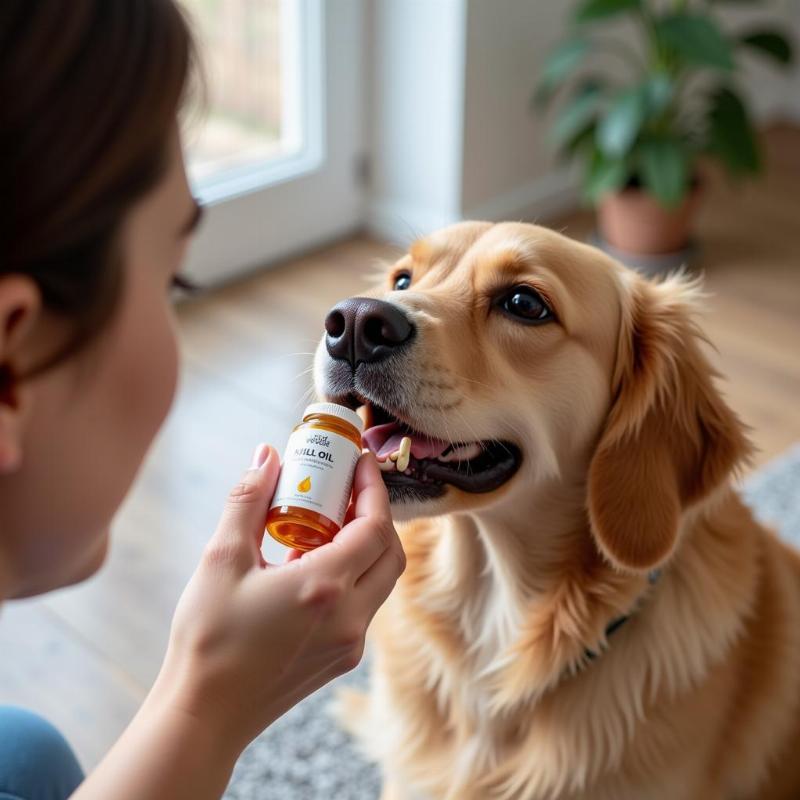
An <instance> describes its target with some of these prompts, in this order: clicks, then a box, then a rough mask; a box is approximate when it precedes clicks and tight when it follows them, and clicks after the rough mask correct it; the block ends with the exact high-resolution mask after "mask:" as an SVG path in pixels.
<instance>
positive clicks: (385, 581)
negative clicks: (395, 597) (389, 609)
mask: <svg viewBox="0 0 800 800" xmlns="http://www.w3.org/2000/svg"><path fill="white" fill-rule="evenodd" d="M405 568H406V557H405V554H404V553H403V550H402V548H390V549H389V550H387V551H386V552H385V553H384V554H383V555H382V556H381V557H380V558H379V559H378V560H377V561H376V562H375V563H374V564H373V565H372V566H371V567H370V568H369V569H368V570H367V571H366V572H365V573H364V574H363V575H362V576H361V577H360V578H359V579H358V581H357V583H356V592H357V593H358V594H359V596H360V597H362V598H363V600H364V602H365V603H366V605H367V606H368V608H369V616H370V619H372V617H373V615H374V614H375V612H376V611H377V610H378V609H379V608H380V607H381V606H382V605H383V604H384V603H385V602H386V598H387V597H389V595H390V594H391V593H392V589H394V586H395V584H396V583H397V579H398V578H399V577H400V576H401V575H402V574H403V572H404V571H405Z"/></svg>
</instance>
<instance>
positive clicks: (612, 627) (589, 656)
mask: <svg viewBox="0 0 800 800" xmlns="http://www.w3.org/2000/svg"><path fill="white" fill-rule="evenodd" d="M660 577H661V570H660V569H654V570H652V571H651V572H650V573H649V574H648V575H647V583H648V584H649V585H650V586H654V585H655V584H656V583H658V579H659V578H660ZM638 608H639V603H637V604H636V606H635V607H634V608H633V610H632V611H631V612H630V613H629V614H623V615H622V616H621V617H615V618H614V619H612V620H611V622H609V623H608V625H606V629H605V635H604V637H603V638H604V639H605V640H607V639H608V638H609V637H610V636H611V634H612V633H615V632H616V631H618V630H619V629H620V628H621V627H622V626H623V625H624V624H625V623H626V622H627V621H628V620H629V619H630V618H631V617H632V616H633V615H634V614H635V613H636V611H637V610H638ZM602 653H603V651H602V650H590V649H589V648H588V647H587V648H586V649H585V650H584V651H583V663H582V665H581V666H580V667H579V668H578V671H580V669H581V668H582V667H585V666H586V665H587V664H588V663H589V662H590V661H594V660H595V659H596V658H598V657H599V656H600V655H602Z"/></svg>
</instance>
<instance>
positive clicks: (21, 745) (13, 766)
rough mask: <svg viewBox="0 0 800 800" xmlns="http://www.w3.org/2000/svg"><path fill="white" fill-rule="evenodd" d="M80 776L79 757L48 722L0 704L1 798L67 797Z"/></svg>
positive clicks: (59, 799) (46, 799)
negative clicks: (76, 756)
mask: <svg viewBox="0 0 800 800" xmlns="http://www.w3.org/2000/svg"><path fill="white" fill-rule="evenodd" d="M82 780H83V771H82V770H81V767H80V764H78V759H77V758H75V754H74V753H73V752H72V749H71V748H70V746H69V745H68V744H67V742H66V740H65V739H64V737H63V736H62V735H61V734H60V733H59V732H58V731H57V730H56V729H55V728H54V727H53V726H52V725H51V724H50V723H49V722H47V721H46V720H43V719H42V718H41V717H38V716H36V714H32V713H31V712H30V711H25V710H24V709H22V708H14V707H12V706H0V800H66V798H67V797H69V796H70V795H71V794H72V793H73V792H74V791H75V790H76V789H77V788H78V785H79V784H80V782H81V781H82Z"/></svg>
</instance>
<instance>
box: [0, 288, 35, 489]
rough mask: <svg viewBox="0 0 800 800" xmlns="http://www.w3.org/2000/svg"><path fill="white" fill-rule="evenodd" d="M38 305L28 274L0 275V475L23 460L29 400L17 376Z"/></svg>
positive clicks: (25, 361) (23, 367) (23, 366)
mask: <svg viewBox="0 0 800 800" xmlns="http://www.w3.org/2000/svg"><path fill="white" fill-rule="evenodd" d="M40 309H41V295H40V292H39V289H38V287H37V286H36V284H35V283H34V282H33V281H32V280H31V279H30V278H28V277H26V276H24V275H5V276H3V277H1V278H0V475H4V474H8V473H10V472H14V471H15V470H16V469H17V468H18V467H19V464H20V462H21V461H22V434H23V431H24V421H25V417H26V416H27V411H28V405H29V402H28V390H27V388H26V387H23V385H22V383H21V382H20V380H19V376H20V374H23V373H24V371H25V370H26V369H27V368H28V366H29V364H30V363H31V361H32V359H31V353H32V351H33V348H32V342H31V339H32V331H33V328H34V324H35V322H36V320H37V318H38V317H39V312H40Z"/></svg>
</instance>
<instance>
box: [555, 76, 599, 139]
mask: <svg viewBox="0 0 800 800" xmlns="http://www.w3.org/2000/svg"><path fill="white" fill-rule="evenodd" d="M603 89H604V87H603V85H602V84H601V83H599V82H597V81H593V80H587V81H586V82H584V83H583V84H581V86H579V87H578V89H577V91H576V92H575V94H574V95H573V96H572V97H571V98H570V100H569V101H568V102H567V104H566V105H565V106H564V108H563V110H562V111H561V113H560V114H559V115H558V117H556V120H555V122H554V123H553V127H552V129H551V131H550V140H551V142H553V143H554V144H556V145H558V146H560V147H565V146H567V145H568V144H569V142H570V141H572V140H573V139H575V138H576V137H577V136H579V135H580V134H581V133H582V132H583V131H584V130H585V129H586V128H587V127H588V126H589V125H591V124H592V123H593V122H594V121H595V118H596V117H597V114H598V112H599V110H600V103H601V99H602V96H603Z"/></svg>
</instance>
